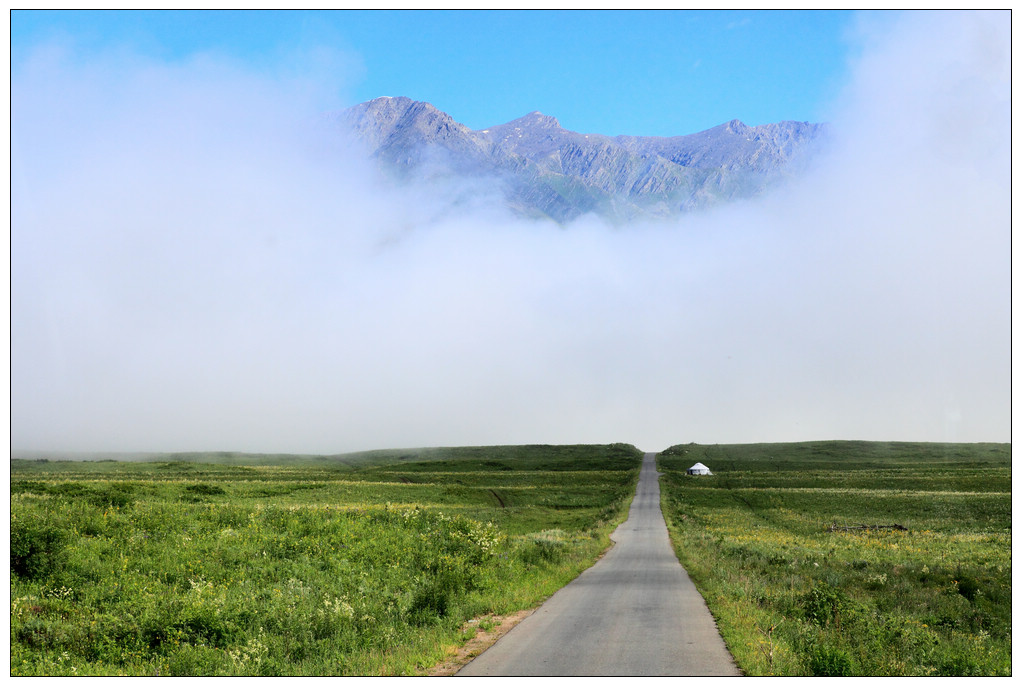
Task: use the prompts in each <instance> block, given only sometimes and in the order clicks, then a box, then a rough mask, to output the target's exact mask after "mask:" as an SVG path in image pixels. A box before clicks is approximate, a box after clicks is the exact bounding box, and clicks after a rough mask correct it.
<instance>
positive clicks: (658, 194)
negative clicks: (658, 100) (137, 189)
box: [339, 97, 823, 222]
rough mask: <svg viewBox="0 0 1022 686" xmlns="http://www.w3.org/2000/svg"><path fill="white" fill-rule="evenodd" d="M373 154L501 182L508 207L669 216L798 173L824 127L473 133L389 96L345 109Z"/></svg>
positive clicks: (531, 120) (397, 163) (537, 118)
mask: <svg viewBox="0 0 1022 686" xmlns="http://www.w3.org/2000/svg"><path fill="white" fill-rule="evenodd" d="M339 120H340V122H341V123H342V124H343V125H345V126H346V127H349V128H350V129H351V130H352V131H353V132H354V133H355V134H356V136H357V137H358V138H359V139H360V140H362V141H363V142H364V143H365V144H366V146H367V147H368V149H369V153H370V154H371V155H372V156H373V157H375V158H376V159H378V160H380V161H381V162H382V163H384V164H385V165H386V166H387V167H388V168H390V169H392V170H395V171H397V172H398V173H399V174H410V173H412V172H414V171H421V170H422V168H423V167H427V166H428V167H429V168H430V169H431V171H432V172H433V173H441V174H446V175H450V176H460V175H466V176H471V177H472V178H478V177H479V176H481V175H486V176H491V177H493V178H495V179H498V180H500V182H501V183H502V185H503V190H504V196H505V198H506V200H507V202H508V205H509V206H511V207H512V208H514V209H515V210H517V211H518V212H521V213H523V214H527V215H534V216H536V215H538V216H544V215H545V216H549V217H552V218H553V219H555V220H557V221H562V222H563V221H568V220H571V219H574V218H576V217H578V216H580V215H582V214H585V213H587V212H595V213H598V214H601V215H603V216H605V217H607V218H609V219H612V220H625V219H629V218H632V217H635V216H666V215H670V214H674V213H677V212H682V211H686V210H690V209H694V208H699V207H705V206H708V205H711V204H715V203H719V202H723V201H728V200H734V199H738V198H744V197H749V196H751V195H755V194H757V193H760V192H762V191H763V190H764V189H765V188H767V187H768V186H769V185H770V184H772V183H774V182H776V181H777V180H778V179H779V178H783V177H784V176H786V175H790V174H791V173H793V172H794V171H795V170H796V169H797V162H798V161H799V159H800V158H802V157H803V156H804V155H805V153H806V152H807V150H809V149H810V147H811V146H812V144H813V143H814V142H815V141H817V140H818V139H819V138H820V137H821V134H822V132H823V125H821V124H810V123H808V122H787V121H786V122H780V123H777V124H765V125H762V126H746V125H745V124H743V123H742V122H740V121H738V120H733V121H730V122H727V123H725V124H721V125H720V126H716V127H714V128H712V129H708V130H706V131H702V132H699V133H695V134H690V135H684V136H672V137H654V136H614V137H611V136H604V135H600V134H581V133H576V132H574V131H569V130H566V129H564V128H562V127H561V125H560V123H559V122H558V121H557V119H555V118H554V117H551V116H548V115H545V114H542V113H540V112H531V113H529V114H527V115H525V116H524V117H521V118H519V119H515V120H514V121H511V122H508V123H506V124H500V125H497V126H491V127H490V128H488V129H483V130H479V131H473V130H472V129H469V128H468V127H466V126H464V125H463V124H460V123H458V122H457V121H455V120H454V118H453V117H451V116H450V115H449V114H447V113H445V112H442V111H440V110H438V109H437V108H436V107H434V106H433V105H430V104H429V103H426V102H419V101H415V100H412V99H410V98H405V97H383V98H376V99H374V100H370V101H368V102H364V103H362V104H360V105H356V106H354V107H352V108H350V109H348V110H345V111H344V112H343V113H341V115H340V117H339Z"/></svg>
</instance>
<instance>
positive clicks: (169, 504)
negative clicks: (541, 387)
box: [10, 445, 642, 675]
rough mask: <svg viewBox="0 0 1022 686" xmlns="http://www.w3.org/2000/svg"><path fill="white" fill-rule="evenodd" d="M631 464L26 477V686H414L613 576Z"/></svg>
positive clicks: (107, 464)
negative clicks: (563, 589) (98, 684)
mask: <svg viewBox="0 0 1022 686" xmlns="http://www.w3.org/2000/svg"><path fill="white" fill-rule="evenodd" d="M641 460H642V453H641V452H640V451H639V450H637V449H635V448H634V447H632V446H626V445H608V446H509V447H490V448H452V449H429V450H417V451H377V452H372V453H361V454H354V455H341V456H335V457H314V456H305V457H290V456H281V455H241V454H232V453H217V454H190V455H158V456H147V457H146V459H144V460H142V461H124V460H110V459H105V460H104V459H92V460H86V461H80V460H79V461H71V460H54V459H45V458H35V459H14V460H12V462H11V639H10V640H11V674H12V675H72V674H76V675H118V674H120V675H378V674H385V675H411V674H424V673H427V672H428V671H429V670H430V669H431V667H432V666H434V665H436V664H437V663H439V662H441V661H443V660H444V659H445V658H447V657H448V656H449V655H450V653H451V651H452V649H454V648H456V647H457V646H459V645H461V644H463V643H465V642H466V641H467V640H469V639H470V638H471V637H472V635H473V634H474V633H475V631H476V628H477V627H480V628H483V629H485V628H487V627H488V626H490V625H491V624H492V623H493V622H494V621H495V619H494V618H495V617H500V616H504V615H507V614H511V613H513V612H516V611H518V610H522V609H526V608H530V607H534V606H536V605H538V604H539V603H540V602H542V600H544V599H545V598H546V597H548V596H549V595H550V594H552V593H553V592H554V591H555V590H557V588H559V587H560V586H562V585H564V584H565V583H567V582H568V581H570V580H571V579H572V578H574V577H575V576H576V575H577V574H578V573H579V572H581V571H582V570H583V569H585V568H586V567H588V566H589V565H591V564H592V563H593V561H594V560H595V559H596V558H597V556H598V555H599V554H600V553H601V552H602V551H603V550H605V549H606V548H607V546H608V545H609V538H608V535H609V533H610V532H611V531H613V529H614V527H615V526H616V525H617V524H618V523H619V522H621V521H623V520H624V518H625V517H626V515H627V510H628V505H629V503H630V501H631V498H632V495H633V493H634V489H635V484H636V480H637V478H638V473H639V468H640V465H641Z"/></svg>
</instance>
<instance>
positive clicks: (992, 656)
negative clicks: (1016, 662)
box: [658, 441, 1011, 676]
mask: <svg viewBox="0 0 1022 686" xmlns="http://www.w3.org/2000/svg"><path fill="white" fill-rule="evenodd" d="M695 462H702V463H704V464H706V465H707V466H709V467H710V469H711V470H713V472H714V476H708V477H705V476H704V477H699V476H688V475H686V474H685V471H684V470H685V469H687V468H688V467H690V466H692V464H694V463H695ZM658 464H659V469H660V470H661V471H662V472H664V473H665V476H664V477H662V478H661V484H662V505H663V510H664V515H665V517H666V519H667V522H668V527H669V529H670V532H671V537H672V540H673V542H674V545H675V550H676V551H677V553H678V557H679V559H680V560H681V561H682V563H683V565H684V566H685V568H686V570H687V571H688V572H689V574H690V576H691V577H692V578H693V580H694V581H695V583H696V585H697V586H698V587H699V589H700V591H701V592H702V593H703V596H704V597H705V599H706V601H707V604H708V605H709V607H710V610H711V612H712V613H713V614H714V616H715V617H716V618H717V622H718V626H719V627H720V630H721V634H722V635H723V637H724V639H725V641H726V643H727V645H728V647H729V649H730V650H731V652H732V654H733V655H734V656H735V659H736V661H737V662H738V664H739V666H740V667H741V668H742V670H743V671H744V672H745V673H747V674H752V675H765V674H778V675H819V676H826V675H949V676H964V675H1010V674H1011V446H1010V445H1005V444H968V445H963V444H926V443H859V442H844V441H834V442H818V443H797V444H763V445H714V446H706V445H679V446H674V447H672V448H670V449H669V450H667V451H665V452H664V453H662V454H661V455H660V457H659V459H658ZM895 525H897V527H903V528H897V527H895ZM860 526H866V527H870V528H858V527H860ZM876 527H886V528H876Z"/></svg>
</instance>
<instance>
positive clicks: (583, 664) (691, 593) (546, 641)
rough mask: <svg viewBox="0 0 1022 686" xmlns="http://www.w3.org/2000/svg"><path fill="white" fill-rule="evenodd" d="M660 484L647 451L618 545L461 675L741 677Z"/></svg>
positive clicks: (617, 536)
mask: <svg viewBox="0 0 1022 686" xmlns="http://www.w3.org/2000/svg"><path fill="white" fill-rule="evenodd" d="M658 476H659V474H658V473H657V471H656V454H655V453H647V454H646V456H645V458H644V459H643V462H642V472H641V474H640V476H639V486H638V489H637V490H636V493H635V499H634V500H633V501H632V506H631V509H630V510H629V512H628V519H627V520H626V521H625V523H624V524H622V525H621V526H619V527H618V528H617V530H616V531H614V533H613V534H611V539H612V540H613V541H614V546H613V547H612V548H611V549H610V550H609V551H608V552H607V554H606V555H604V556H603V557H602V558H601V559H600V560H599V561H598V562H597V563H596V564H595V565H593V566H592V567H590V568H589V569H587V570H586V571H585V572H583V573H582V574H580V575H579V577H578V578H577V579H575V580H574V581H572V582H571V583H570V584H568V585H567V586H565V587H564V588H562V589H561V590H560V591H558V592H557V593H555V594H554V595H553V596H551V597H550V599H549V600H548V601H547V602H546V603H544V604H543V605H542V606H541V607H540V608H539V609H538V610H536V612H534V613H533V614H532V615H531V616H529V617H528V618H526V619H525V620H523V621H522V622H521V623H520V624H519V625H518V626H516V627H515V628H514V629H512V630H511V631H510V632H508V634H507V635H506V636H504V637H503V638H501V639H500V640H499V641H497V642H496V643H495V644H494V645H493V646H492V647H490V648H489V649H488V650H487V651H486V652H484V653H483V654H482V655H480V656H479V657H477V658H476V659H475V660H473V661H472V662H470V663H468V664H467V665H465V667H463V668H462V669H461V670H460V671H459V672H458V676H519V675H521V676H576V675H577V676H586V675H589V676H615V675H636V676H671V675H682V676H727V675H732V676H737V675H738V674H739V671H738V669H737V668H736V667H735V665H734V661H733V660H732V658H731V655H730V653H728V651H727V648H725V647H724V641H723V640H721V638H720V634H719V633H718V632H717V626H716V624H715V623H714V620H713V617H712V616H711V615H710V612H709V610H707V609H706V603H705V602H704V601H703V598H702V596H700V595H699V592H698V591H697V590H696V588H695V586H694V585H693V584H692V581H691V579H689V578H688V574H686V573H685V570H684V569H683V568H682V566H681V564H679V563H678V558H677V557H676V556H675V555H674V550H673V549H672V548H671V544H670V540H669V539H668V536H667V525H666V523H665V522H664V516H663V513H662V512H661V511H660V483H659V481H658V480H657V477H658Z"/></svg>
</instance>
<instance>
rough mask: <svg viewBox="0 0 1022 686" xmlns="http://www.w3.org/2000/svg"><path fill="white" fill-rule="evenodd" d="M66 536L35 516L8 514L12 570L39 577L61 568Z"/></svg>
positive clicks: (24, 575) (63, 559) (64, 554)
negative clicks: (26, 517) (27, 518)
mask: <svg viewBox="0 0 1022 686" xmlns="http://www.w3.org/2000/svg"><path fill="white" fill-rule="evenodd" d="M66 546H67V536H66V534H65V533H64V531H62V530H61V529H58V528H57V527H54V526H51V525H49V524H46V523H45V522H40V521H38V520H32V519H29V520H24V519H15V518H13V517H12V518H11V571H12V572H14V573H15V574H17V575H18V576H20V577H22V578H25V579H41V578H44V577H46V576H49V575H50V574H53V573H55V572H57V571H59V570H60V569H62V568H63V566H64V563H65V561H66V559H67V555H66Z"/></svg>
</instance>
